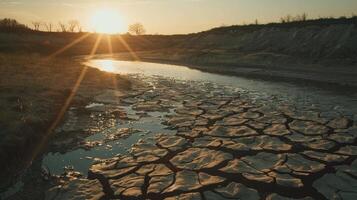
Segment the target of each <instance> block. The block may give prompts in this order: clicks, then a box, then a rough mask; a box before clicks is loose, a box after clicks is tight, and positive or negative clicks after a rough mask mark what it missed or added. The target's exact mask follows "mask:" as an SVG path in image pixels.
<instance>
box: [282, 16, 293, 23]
mask: <svg viewBox="0 0 357 200" xmlns="http://www.w3.org/2000/svg"><path fill="white" fill-rule="evenodd" d="M291 21H292V17H291V15H286V16H285V17H282V18H280V22H281V23H289V22H291Z"/></svg>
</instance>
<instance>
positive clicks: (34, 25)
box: [31, 21, 41, 31]
mask: <svg viewBox="0 0 357 200" xmlns="http://www.w3.org/2000/svg"><path fill="white" fill-rule="evenodd" d="M31 23H32V26H33V29H34V30H35V31H39V30H40V26H41V22H37V21H35V22H31Z"/></svg>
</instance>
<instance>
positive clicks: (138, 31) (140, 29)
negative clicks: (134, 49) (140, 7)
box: [129, 23, 146, 35]
mask: <svg viewBox="0 0 357 200" xmlns="http://www.w3.org/2000/svg"><path fill="white" fill-rule="evenodd" d="M145 32H146V31H145V28H144V26H143V25H142V24H141V23H135V24H132V25H130V26H129V33H130V34H134V35H143V34H145Z"/></svg>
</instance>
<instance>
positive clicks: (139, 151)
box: [46, 77, 357, 200]
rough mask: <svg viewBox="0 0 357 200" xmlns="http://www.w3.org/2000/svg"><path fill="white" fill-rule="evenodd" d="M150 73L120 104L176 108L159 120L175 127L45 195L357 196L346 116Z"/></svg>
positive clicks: (353, 129)
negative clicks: (84, 177)
mask: <svg viewBox="0 0 357 200" xmlns="http://www.w3.org/2000/svg"><path fill="white" fill-rule="evenodd" d="M147 79H148V80H145V81H147V82H150V83H151V84H148V85H143V86H142V87H141V88H136V89H135V91H134V92H133V94H131V95H128V96H123V97H121V99H120V102H121V103H122V104H126V105H131V106H132V107H133V109H134V110H136V111H137V112H138V113H141V114H143V115H144V114H145V113H147V112H155V111H159V112H165V111H168V110H170V109H174V114H169V115H167V116H166V117H165V118H164V119H163V120H164V122H163V124H165V125H166V126H167V127H168V128H169V129H172V130H176V131H177V132H176V133H175V134H172V133H171V134H168V133H165V132H161V133H157V134H156V135H155V137H154V138H152V139H150V140H142V141H139V142H138V143H137V144H135V145H134V146H133V147H132V149H131V152H130V154H128V155H118V156H114V157H113V158H110V159H107V160H104V161H101V162H100V163H97V164H94V165H92V166H91V167H90V169H89V172H88V179H83V178H80V179H76V180H73V181H69V182H66V183H64V185H62V187H55V188H52V189H51V190H49V191H48V192H47V194H46V198H47V199H56V200H59V199H165V200H173V199H182V200H186V199H187V200H188V199H192V200H196V199H197V200H199V199H205V200H217V199H222V200H229V199H248V200H249V199H251V200H254V199H267V200H279V199H304V200H309V199H351V200H352V199H357V160H356V158H357V139H356V138H357V124H356V123H355V122H354V121H353V120H352V119H350V118H348V117H344V116H334V117H326V116H322V115H321V114H320V113H319V111H315V110H314V111H311V110H308V109H306V110H302V109H300V108H296V107H293V106H289V105H285V104H283V103H280V102H274V101H273V102H272V101H270V100H266V101H265V100H263V101H256V100H254V101H253V100H252V99H251V98H250V96H249V95H247V94H245V93H244V92H242V91H239V90H235V89H234V88H229V87H220V86H217V85H214V84H210V83H195V84H192V83H190V82H184V81H175V80H171V79H165V78H160V77H155V78H150V79H149V78H147ZM105 95H107V93H105ZM105 95H104V94H103V95H102V96H100V98H97V100H100V99H104V100H106V98H104V96H105ZM99 102H100V101H99ZM100 103H108V102H100ZM273 105H274V106H273ZM119 113H120V112H119ZM120 116H121V117H123V118H125V117H126V116H125V115H124V114H121V115H120ZM120 131H122V132H124V133H126V132H128V130H119V131H118V134H119V135H120V134H123V133H122V132H120ZM108 137H114V138H115V137H118V136H117V135H109V136H108Z"/></svg>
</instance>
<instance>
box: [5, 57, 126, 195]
mask: <svg viewBox="0 0 357 200" xmlns="http://www.w3.org/2000/svg"><path fill="white" fill-rule="evenodd" d="M0 66H1V67H0V74H1V79H0V138H1V140H0V160H1V163H2V164H1V165H0V180H1V183H0V186H1V187H4V186H5V185H7V184H8V183H9V181H10V180H15V179H14V177H15V176H16V175H18V173H19V172H21V170H22V169H24V167H26V166H27V165H28V163H29V162H31V159H32V157H34V156H35V155H34V154H38V152H35V151H34V149H37V147H38V146H39V145H40V143H42V142H46V141H43V140H44V139H45V134H46V131H47V130H48V128H49V127H50V125H51V124H52V123H53V122H54V121H55V119H56V118H57V117H58V116H59V112H60V110H61V109H62V108H63V107H64V106H65V102H66V100H67V99H68V98H69V97H70V96H71V93H72V92H73V89H74V86H75V84H76V82H77V81H78V79H79V77H80V75H81V73H82V71H83V70H84V69H85V67H84V66H82V65H81V64H80V63H77V62H75V61H73V59H66V58H56V59H51V60H48V61H46V60H45V59H44V57H42V56H39V55H31V54H26V55H19V54H0ZM114 79H117V86H115V85H114V84H113V80H114ZM115 87H118V88H119V89H121V90H128V89H129V88H130V87H131V82H130V81H129V80H128V79H127V78H125V77H123V76H119V75H113V74H109V73H105V72H101V71H99V70H96V69H91V68H88V69H87V70H86V73H85V76H84V78H83V81H82V82H81V84H80V86H79V89H78V91H77V93H76V94H77V95H75V96H74V98H73V101H71V102H70V103H71V104H83V103H86V102H88V101H89V100H90V99H91V97H92V96H93V95H95V94H96V93H98V92H99V91H101V90H103V89H107V88H115ZM41 150H42V149H40V150H39V151H41ZM1 187H0V188H1Z"/></svg>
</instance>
